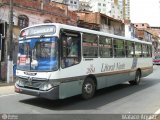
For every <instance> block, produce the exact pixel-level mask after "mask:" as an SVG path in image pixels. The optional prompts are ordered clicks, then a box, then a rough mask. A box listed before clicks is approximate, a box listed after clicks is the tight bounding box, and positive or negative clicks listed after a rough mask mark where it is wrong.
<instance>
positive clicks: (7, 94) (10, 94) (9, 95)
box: [0, 93, 18, 97]
mask: <svg viewBox="0 0 160 120" xmlns="http://www.w3.org/2000/svg"><path fill="white" fill-rule="evenodd" d="M17 94H18V93H14V94H7V95H0V97H7V96H11V95H17Z"/></svg>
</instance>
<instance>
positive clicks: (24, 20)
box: [18, 15, 29, 28]
mask: <svg viewBox="0 0 160 120" xmlns="http://www.w3.org/2000/svg"><path fill="white" fill-rule="evenodd" d="M28 24H29V19H28V17H27V16H26V15H20V16H18V26H19V27H20V28H25V27H28Z"/></svg>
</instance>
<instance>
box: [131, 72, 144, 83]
mask: <svg viewBox="0 0 160 120" xmlns="http://www.w3.org/2000/svg"><path fill="white" fill-rule="evenodd" d="M140 81H141V72H140V71H139V70H137V71H136V75H135V79H134V80H131V81H129V83H130V84H131V85H139V83H140Z"/></svg>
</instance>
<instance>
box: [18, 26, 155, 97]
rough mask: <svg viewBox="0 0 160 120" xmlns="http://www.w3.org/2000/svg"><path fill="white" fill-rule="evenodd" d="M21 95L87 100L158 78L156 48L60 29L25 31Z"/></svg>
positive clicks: (20, 55)
mask: <svg viewBox="0 0 160 120" xmlns="http://www.w3.org/2000/svg"><path fill="white" fill-rule="evenodd" d="M17 56H18V58H17V69H16V79H17V81H16V83H15V91H16V92H18V93H22V94H28V95H33V96H39V97H42V98H47V99H64V98H67V97H71V96H75V95H80V94H81V95H82V97H83V98H84V99H89V98H91V97H93V95H94V93H95V91H96V90H98V89H101V88H105V87H109V86H113V85H116V84H119V83H123V82H126V81H129V83H130V84H132V85H137V84H139V82H140V78H141V77H145V76H147V75H149V74H151V73H152V71H153V65H152V44H151V43H149V42H145V41H140V40H138V39H130V38H125V37H122V36H116V35H112V34H108V33H104V32H99V31H94V30H89V29H84V28H79V27H75V26H69V25H63V24H58V23H47V24H40V25H35V26H31V27H27V28H24V29H22V30H21V32H20V36H19V52H18V55H17Z"/></svg>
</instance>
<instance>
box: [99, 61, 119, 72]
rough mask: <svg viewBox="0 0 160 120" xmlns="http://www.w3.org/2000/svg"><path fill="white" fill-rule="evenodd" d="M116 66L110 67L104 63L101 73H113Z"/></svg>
mask: <svg viewBox="0 0 160 120" xmlns="http://www.w3.org/2000/svg"><path fill="white" fill-rule="evenodd" d="M115 66H116V65H115V63H114V64H113V65H108V64H105V63H103V64H102V69H101V72H105V71H113V70H115Z"/></svg>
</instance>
